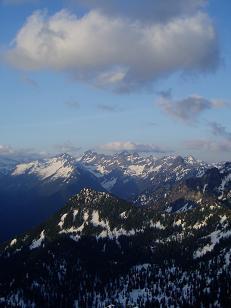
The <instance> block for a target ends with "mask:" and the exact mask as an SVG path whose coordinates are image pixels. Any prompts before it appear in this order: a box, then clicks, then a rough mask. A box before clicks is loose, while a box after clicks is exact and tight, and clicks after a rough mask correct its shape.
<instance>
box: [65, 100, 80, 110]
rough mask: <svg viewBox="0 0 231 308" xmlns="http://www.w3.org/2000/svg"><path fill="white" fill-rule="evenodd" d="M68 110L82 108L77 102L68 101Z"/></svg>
mask: <svg viewBox="0 0 231 308" xmlns="http://www.w3.org/2000/svg"><path fill="white" fill-rule="evenodd" d="M64 104H65V105H66V106H67V107H68V108H73V109H79V108H80V103H79V102H78V101H75V100H67V101H66V102H65V103H64Z"/></svg>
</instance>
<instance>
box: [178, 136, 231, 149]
mask: <svg viewBox="0 0 231 308" xmlns="http://www.w3.org/2000/svg"><path fill="white" fill-rule="evenodd" d="M183 145H184V147H185V148H187V149H190V150H198V151H213V152H214V151H215V152H231V141H228V140H224V141H211V140H206V139H194V140H188V141H185V142H184V143H183Z"/></svg>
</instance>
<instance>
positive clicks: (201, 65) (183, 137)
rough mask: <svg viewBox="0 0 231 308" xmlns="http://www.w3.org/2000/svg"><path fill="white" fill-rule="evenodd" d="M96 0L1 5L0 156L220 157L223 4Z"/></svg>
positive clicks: (224, 117)
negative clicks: (127, 154)
mask: <svg viewBox="0 0 231 308" xmlns="http://www.w3.org/2000/svg"><path fill="white" fill-rule="evenodd" d="M95 2H97V1H93V0H88V1H86V3H88V5H87V6H86V5H85V6H84V5H83V1H81V0H72V1H52V0H51V1H42V0H37V1H33V0H27V1H26V0H24V1H23V0H2V1H0V48H1V54H0V57H1V62H0V77H1V83H0V110H1V113H0V153H2V154H4V155H6V154H7V153H9V154H10V155H13V154H17V152H18V151H24V152H25V153H27V152H28V153H30V152H43V151H45V152H49V153H50V152H54V153H55V152H60V151H69V152H71V153H73V154H78V153H80V152H81V151H84V150H86V149H97V150H98V151H101V152H103V151H121V150H126V149H127V150H137V151H143V152H153V154H154V155H155V154H165V153H170V152H176V153H179V154H181V155H187V154H193V155H194V156H196V157H198V158H201V159H205V160H209V161H217V160H228V159H230V152H231V133H230V132H231V124H230V115H231V109H230V108H231V107H230V106H231V105H230V104H231V94H230V73H231V60H230V59H231V57H230V55H231V39H230V33H229V30H230V29H231V20H230V18H229V12H230V11H231V3H230V2H229V1H225V0H221V1H215V0H211V1H209V2H207V1H204V0H195V1H194V0H193V1H192V0H190V1H185V2H184V4H182V3H183V2H182V0H177V1H175V2H174V4H175V5H178V7H177V8H174V9H173V8H171V7H170V6H171V4H170V3H171V1H169V0H167V1H166V4H165V5H162V4H160V3H161V2H160V0H155V1H152V2H150V0H146V1H138V0H137V1H135V2H133V4H132V1H129V0H125V1H123V2H121V1H120V0H119V1H118V3H119V4H118V5H117V4H116V5H115V0H112V1H111V5H109V6H108V5H107V4H105V1H104V0H102V1H101V0H99V2H97V3H98V4H97V5H96V4H95ZM120 3H121V4H120ZM134 3H137V8H136V4H135V5H134ZM150 3H151V4H150ZM162 3H163V2H162ZM185 3H186V4H185ZM187 3H188V4H187ZM192 3H193V4H195V5H193V6H192ZM150 5H151V9H152V10H150ZM64 9H65V10H66V11H65V13H64V11H63V10H64ZM152 11H153V14H150V12H152ZM35 12H37V13H35ZM38 12H40V13H38ZM60 12H62V13H60ZM156 12H157V13H158V14H157V13H156ZM31 16H33V18H32V17H31ZM29 17H30V19H29V21H27V20H28V18H29ZM36 27H37V28H36ZM39 27H41V29H42V30H41V29H40V28H39ZM38 28H39V29H40V30H39V31H38ZM22 29H23V31H22ZM57 29H58V30H57ZM19 31H21V32H20V35H18V33H19ZM150 33H151V34H150ZM144 37H145V40H144V39H143V38H144ZM91 42H92V43H91ZM25 46H26V47H25ZM160 46H163V47H160ZM24 47H25V50H26V51H25V50H24ZM42 48H43V49H42ZM161 48H162V49H161ZM44 50H45V51H44ZM134 50H136V51H134ZM79 148H81V149H79Z"/></svg>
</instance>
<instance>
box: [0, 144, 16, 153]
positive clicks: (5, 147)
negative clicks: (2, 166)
mask: <svg viewBox="0 0 231 308" xmlns="http://www.w3.org/2000/svg"><path fill="white" fill-rule="evenodd" d="M13 153H14V150H13V148H12V147H11V146H9V145H4V144H0V155H11V154H13Z"/></svg>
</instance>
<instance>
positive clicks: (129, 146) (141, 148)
mask: <svg viewBox="0 0 231 308" xmlns="http://www.w3.org/2000/svg"><path fill="white" fill-rule="evenodd" d="M99 148H100V149H101V150H104V151H110V152H119V151H131V152H143V153H167V152H171V150H168V149H166V148H164V147H161V146H159V145H155V144H140V143H135V142H131V141H114V142H111V143H107V144H104V145H101V146H99Z"/></svg>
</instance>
